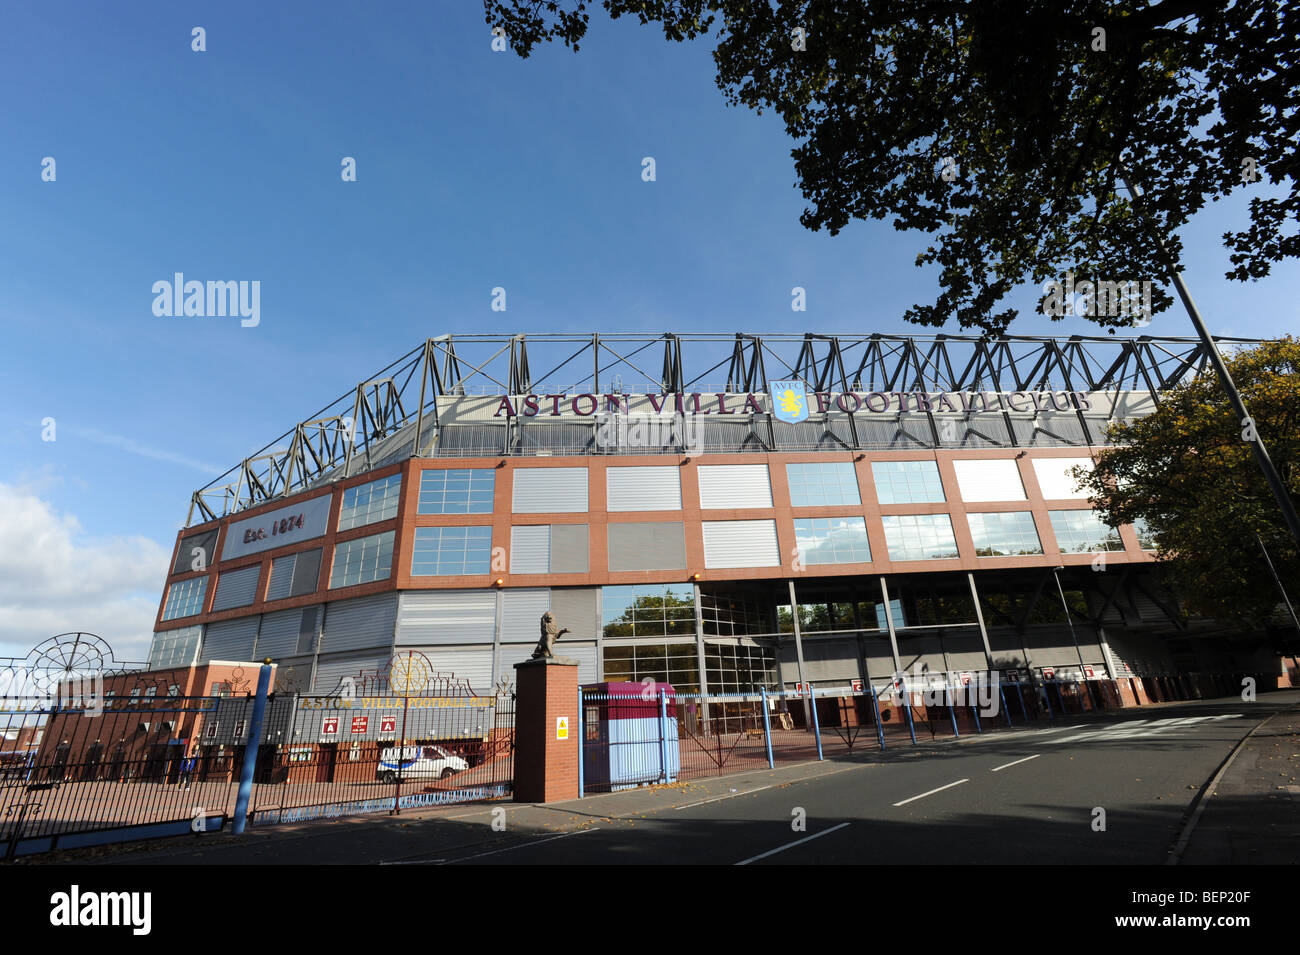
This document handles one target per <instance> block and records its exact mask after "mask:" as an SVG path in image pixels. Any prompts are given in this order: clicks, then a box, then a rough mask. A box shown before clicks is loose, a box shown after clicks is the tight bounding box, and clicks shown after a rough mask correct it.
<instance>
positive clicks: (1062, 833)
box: [45, 691, 1300, 866]
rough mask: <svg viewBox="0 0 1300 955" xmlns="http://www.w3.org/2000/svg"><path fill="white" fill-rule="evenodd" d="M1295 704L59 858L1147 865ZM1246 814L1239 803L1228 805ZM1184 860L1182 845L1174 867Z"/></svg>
mask: <svg viewBox="0 0 1300 955" xmlns="http://www.w3.org/2000/svg"><path fill="white" fill-rule="evenodd" d="M1297 704H1300V691H1282V692H1276V693H1269V694H1265V695H1262V696H1261V697H1260V698H1259V700H1258V701H1255V702H1250V703H1246V702H1242V701H1240V700H1232V699H1229V700H1216V701H1197V702H1191V703H1181V704H1168V705H1162V706H1153V707H1142V708H1140V709H1135V710H1125V711H1123V712H1122V713H1119V714H1116V715H1114V716H1105V717H1101V718H1095V719H1087V720H1085V719H1076V720H1074V721H1060V722H1058V725H1057V726H1056V727H1053V728H1040V729H1030V730H1023V731H1016V732H1009V731H1008V732H1002V733H999V734H996V735H985V736H983V737H965V738H963V739H962V740H961V741H959V742H946V743H939V744H932V745H929V746H922V747H917V748H915V749H914V748H912V747H910V746H907V747H897V748H895V749H893V750H890V751H888V752H886V753H884V754H882V753H880V752H879V750H870V749H868V750H867V751H866V752H863V753H860V754H857V755H855V756H853V757H851V758H846V759H836V760H827V761H825V762H817V763H804V764H798V765H792V766H783V767H778V768H777V769H775V770H766V769H765V770H761V771H756V772H750V773H745V774H741V775H737V776H729V777H720V778H714V779H708V780H702V781H699V782H693V783H687V784H679V785H676V786H668V787H656V788H654V789H642V790H636V791H632V792H624V793H613V794H608V795H602V796H593V797H587V798H586V799H582V800H575V801H572V802H567V803H558V804H551V805H547V806H535V805H527V804H515V803H499V804H483V805H477V806H458V807H448V808H447V809H445V810H438V811H431V812H427V813H422V814H418V815H410V816H407V815H403V816H402V817H395V818H392V817H390V818H384V819H374V818H363V819H357V820H340V821H337V822H329V823H312V824H305V825H303V826H300V827H283V828H280V827H278V828H276V829H268V830H262V831H257V830H254V831H253V833H252V834H251V835H248V836H245V837H242V838H236V837H232V836H228V835H220V836H204V837H196V839H195V840H194V841H190V840H185V841H184V843H183V844H182V843H176V844H173V845H170V846H167V847H163V848H158V847H148V848H145V847H141V848H138V849H135V850H134V851H130V850H128V851H122V852H105V853H103V854H101V855H99V856H95V855H93V854H92V855H79V856H77V857H76V858H75V859H74V858H73V857H72V854H68V856H67V857H65V858H66V861H78V862H89V861H102V862H107V863H110V864H112V863H118V864H121V863H126V864H153V863H158V864H171V865H174V864H208V865H211V864H235V865H246V864H275V863H309V864H317V865H319V864H330V863H371V864H375V863H377V864H388V865H404V866H409V865H447V864H453V865H454V864H474V865H501V864H504V865H532V864H573V863H577V864H628V863H635V864H678V865H681V864H720V863H722V864H748V865H770V864H802V865H809V864H877V865H879V864H927V863H936V862H941V863H961V864H991V863H1012V864H1022V863H1028V864H1041V863H1051V864H1098V863H1123V864H1160V863H1164V862H1166V861H1168V859H1169V856H1170V852H1171V850H1172V849H1173V847H1174V845H1175V843H1176V842H1177V840H1178V837H1179V835H1180V833H1181V832H1182V831H1183V829H1184V827H1185V824H1186V822H1187V820H1188V819H1189V818H1190V817H1191V816H1192V815H1193V813H1192V807H1193V804H1194V802H1195V801H1196V800H1197V798H1198V796H1199V794H1200V793H1201V791H1202V790H1203V789H1206V788H1207V784H1208V782H1209V780H1210V779H1211V778H1213V777H1214V776H1215V774H1216V772H1217V771H1218V770H1219V769H1220V767H1221V766H1223V765H1224V763H1225V760H1227V758H1228V757H1229V755H1230V754H1231V753H1232V752H1233V751H1234V749H1237V748H1238V744H1240V743H1241V742H1242V740H1243V738H1245V737H1246V736H1247V734H1248V733H1250V732H1251V731H1252V730H1253V729H1255V728H1256V727H1257V726H1259V725H1260V724H1261V721H1263V720H1265V719H1269V718H1270V717H1273V716H1275V715H1276V716H1279V718H1281V717H1286V718H1287V720H1290V719H1291V717H1292V714H1290V713H1288V712H1287V711H1288V710H1291V709H1292V708H1294V707H1296V706H1297ZM1286 725H1288V726H1289V725H1291V724H1290V722H1288V723H1287V724H1286ZM1243 798H1244V797H1243ZM1225 805H1226V804H1225ZM1250 808H1251V803H1250V802H1249V801H1247V802H1246V803H1244V804H1243V805H1240V806H1237V807H1236V809H1237V810H1239V811H1240V812H1245V813H1249V811H1250ZM1224 811H1226V810H1225V809H1223V808H1220V809H1218V810H1215V809H1213V808H1212V809H1211V812H1218V814H1219V816H1218V817H1216V825H1220V824H1225V823H1220V822H1219V818H1220V817H1222V815H1223V812H1224ZM1206 817H1207V818H1210V813H1206ZM1237 828H1238V829H1239V830H1241V829H1243V828H1245V829H1246V830H1248V827H1242V826H1240V825H1238V826H1237ZM1239 837H1240V838H1239V841H1242V840H1248V837H1247V836H1244V835H1242V834H1241V833H1240V832H1239ZM1197 848H1198V843H1197V840H1196V837H1195V833H1194V832H1193V836H1192V839H1191V843H1190V847H1189V850H1188V851H1189V854H1195V852H1196V850H1197ZM1285 852H1287V853H1290V850H1289V849H1286V850H1285ZM1202 855H1204V853H1202ZM45 861H48V862H55V861H57V860H56V859H54V858H48V859H46V860H45Z"/></svg>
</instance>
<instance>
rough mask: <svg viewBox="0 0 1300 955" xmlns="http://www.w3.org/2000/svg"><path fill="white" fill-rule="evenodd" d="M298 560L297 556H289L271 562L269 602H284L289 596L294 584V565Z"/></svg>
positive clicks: (267, 594)
mask: <svg viewBox="0 0 1300 955" xmlns="http://www.w3.org/2000/svg"><path fill="white" fill-rule="evenodd" d="M297 560H298V555H297V554H287V555H286V556H284V557H277V558H275V560H273V561H271V582H270V583H269V584H267V585H266V599H267V600H283V599H284V598H285V597H287V596H289V588H290V586H292V584H293V565H294V564H295V563H296V562H297Z"/></svg>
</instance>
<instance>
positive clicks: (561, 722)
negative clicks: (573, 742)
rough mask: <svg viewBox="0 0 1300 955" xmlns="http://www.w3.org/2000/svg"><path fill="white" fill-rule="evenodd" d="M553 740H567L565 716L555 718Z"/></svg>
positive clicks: (567, 724)
mask: <svg viewBox="0 0 1300 955" xmlns="http://www.w3.org/2000/svg"><path fill="white" fill-rule="evenodd" d="M555 738H556V739H568V738H569V718H568V717H567V716H557V717H556V718H555Z"/></svg>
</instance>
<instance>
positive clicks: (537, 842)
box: [444, 826, 600, 865]
mask: <svg viewBox="0 0 1300 955" xmlns="http://www.w3.org/2000/svg"><path fill="white" fill-rule="evenodd" d="M598 829H600V826H592V827H591V828H590V829H575V830H574V831H573V832H561V833H560V834H559V835H557V836H547V837H546V838H545V839H534V840H533V841H532V842H523V843H520V844H519V845H517V846H506V847H505V848H503V849H492V850H491V851H489V852H480V853H478V854H476V855H472V856H465V857H463V858H460V859H452V860H451V861H450V862H447V863H444V864H445V865H455V864H456V863H457V862H468V861H469V860H470V859H481V858H483V857H484V856H494V855H496V854H497V853H498V852H510V851H512V850H514V849H527V848H528V847H529V846H539V845H541V844H542V843H543V842H554V841H555V840H556V839H566V838H568V837H569V836H580V835H582V834H583V833H584V832H596V831H597V830H598Z"/></svg>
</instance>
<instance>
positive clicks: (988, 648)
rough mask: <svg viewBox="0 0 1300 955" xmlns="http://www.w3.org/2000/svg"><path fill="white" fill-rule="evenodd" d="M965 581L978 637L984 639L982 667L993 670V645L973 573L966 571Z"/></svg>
mask: <svg viewBox="0 0 1300 955" xmlns="http://www.w3.org/2000/svg"><path fill="white" fill-rule="evenodd" d="M966 581H967V583H969V584H970V599H971V600H972V601H974V603H975V620H976V622H977V623H978V624H979V625H980V639H981V640H983V641H984V667H985V669H987V670H988V671H989V672H990V673H992V672H993V647H992V645H991V644H990V643H989V631H988V628H987V627H985V626H984V610H983V608H982V607H980V593H979V591H978V590H976V589H975V575H974V574H972V573H971V572H970V571H967V572H966Z"/></svg>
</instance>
